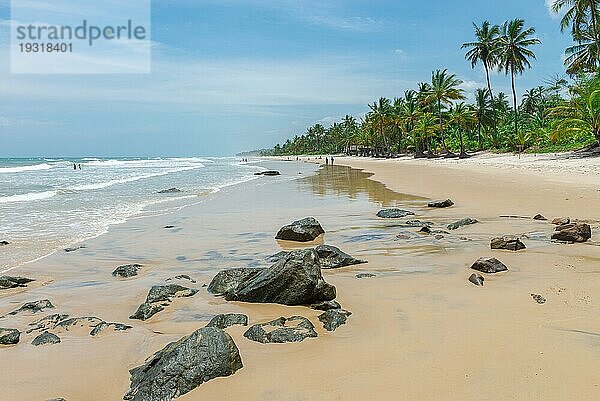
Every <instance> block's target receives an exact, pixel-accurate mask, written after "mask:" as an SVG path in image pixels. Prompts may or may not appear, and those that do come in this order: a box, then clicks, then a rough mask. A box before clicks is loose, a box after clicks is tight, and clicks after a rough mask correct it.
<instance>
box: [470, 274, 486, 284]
mask: <svg viewBox="0 0 600 401" xmlns="http://www.w3.org/2000/svg"><path fill="white" fill-rule="evenodd" d="M484 280H485V279H484V278H483V276H482V275H481V274H476V273H473V274H471V275H470V276H469V281H470V282H472V283H473V284H475V285H478V286H483V282H484Z"/></svg>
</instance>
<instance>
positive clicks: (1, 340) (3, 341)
mask: <svg viewBox="0 0 600 401" xmlns="http://www.w3.org/2000/svg"><path fill="white" fill-rule="evenodd" d="M20 337H21V332H20V331H19V330H17V329H3V328H0V345H13V344H17V343H18V342H19V339H20Z"/></svg>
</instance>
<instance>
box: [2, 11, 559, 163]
mask: <svg viewBox="0 0 600 401" xmlns="http://www.w3.org/2000/svg"><path fill="white" fill-rule="evenodd" d="M101 3H102V2H101V1H99V2H96V3H95V4H98V7H101ZM546 3H547V1H545V0H503V1H493V2H491V1H485V2H484V1H481V0H454V1H447V0H443V1H442V0H423V1H417V2H414V1H410V2H408V1H399V0H390V1H371V2H365V1H355V0H346V1H338V0H332V1H323V0H322V1H308V0H293V1H292V0H279V1H278V0H271V1H268V0H218V1H208V0H161V1H153V2H152V41H153V50H152V52H153V55H152V73H151V74H148V75H114V74H110V75H70V76H61V75H12V74H10V72H9V71H10V61H9V36H10V31H9V29H8V26H7V25H8V20H9V18H10V9H9V5H8V4H9V2H8V0H0V53H1V57H0V143H1V145H0V157H18V156H179V155H181V156H187V155H215V156H220V155H231V154H234V153H235V152H238V151H242V150H249V149H256V148H262V147H270V146H272V145H274V144H275V143H276V142H278V141H282V140H284V139H285V138H287V137H290V136H293V135H294V134H296V133H298V134H300V133H302V132H303V131H304V130H305V128H306V127H307V126H309V125H312V124H314V123H315V122H321V123H323V124H325V125H328V124H330V123H331V122H333V121H335V120H336V119H338V118H340V117H342V116H344V115H345V114H353V115H356V116H359V115H362V113H364V112H365V111H366V110H367V103H369V102H372V101H374V100H376V99H377V98H379V97H380V96H385V97H390V98H393V97H394V96H398V95H401V94H402V93H403V92H404V90H406V89H408V88H412V87H415V84H416V82H419V81H428V80H429V79H430V75H431V71H432V70H433V69H437V68H448V69H449V70H450V71H451V72H453V73H456V74H457V75H458V76H459V77H460V78H461V79H462V80H463V81H464V82H465V83H464V85H463V87H464V89H465V90H467V91H468V92H469V93H471V92H474V90H475V89H476V88H478V87H483V86H484V82H485V76H484V74H483V71H482V70H481V69H479V68H476V69H471V66H470V64H469V63H467V62H466V61H465V60H464V51H463V50H461V49H460V45H461V44H462V43H463V42H466V41H469V40H471V39H472V36H473V30H472V22H473V21H476V22H478V23H479V22H481V21H483V20H486V19H487V20H490V21H491V22H494V23H501V22H503V21H504V20H506V19H512V18H515V17H520V18H524V19H525V20H526V23H527V25H531V26H534V27H535V28H536V29H537V36H538V37H539V38H540V39H541V40H542V42H543V43H542V45H540V46H538V47H537V48H536V49H535V51H536V53H537V55H538V60H537V61H535V62H534V68H533V69H532V70H530V71H527V72H526V73H525V75H524V76H523V77H520V78H519V79H518V81H517V86H518V91H520V92H522V91H523V90H524V89H527V88H530V87H533V86H537V85H539V84H540V83H541V82H542V81H543V80H545V79H546V78H547V77H549V76H550V75H552V74H556V73H561V74H562V73H563V72H564V67H563V63H562V57H563V52H564V49H565V47H566V46H568V45H569V44H570V38H569V36H568V35H566V34H565V35H563V34H561V32H560V28H559V23H558V19H557V17H556V16H552V15H551V14H550V13H549V10H548V7H547V4H546ZM492 80H493V82H492V84H493V86H494V87H495V88H496V90H503V91H505V92H507V93H508V92H509V91H510V86H509V85H510V83H509V81H508V79H507V78H506V77H504V76H502V75H498V74H494V75H493V77H492Z"/></svg>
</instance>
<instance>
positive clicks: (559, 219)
mask: <svg viewBox="0 0 600 401" xmlns="http://www.w3.org/2000/svg"><path fill="white" fill-rule="evenodd" d="M570 222H571V219H570V218H569V217H557V218H555V219H553V220H552V224H554V225H557V226H561V225H563V224H569V223H570Z"/></svg>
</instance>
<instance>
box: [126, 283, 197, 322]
mask: <svg viewBox="0 0 600 401" xmlns="http://www.w3.org/2000/svg"><path fill="white" fill-rule="evenodd" d="M197 292H198V290H196V289H195V288H187V287H184V286H182V285H178V284H168V285H155V286H153V287H152V288H150V291H148V296H147V297H146V302H144V303H143V304H141V305H140V306H139V307H138V309H137V311H135V313H134V314H133V315H131V316H129V318H130V319H138V320H148V319H150V318H151V317H152V316H154V315H155V314H157V313H158V312H160V311H162V310H164V308H165V306H168V304H170V303H171V301H172V300H173V298H181V297H191V296H194V295H195V294H196V293H197Z"/></svg>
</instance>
